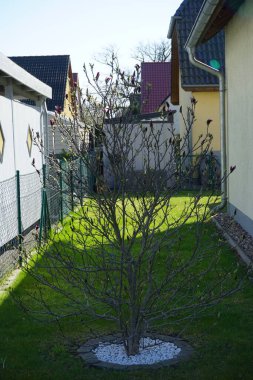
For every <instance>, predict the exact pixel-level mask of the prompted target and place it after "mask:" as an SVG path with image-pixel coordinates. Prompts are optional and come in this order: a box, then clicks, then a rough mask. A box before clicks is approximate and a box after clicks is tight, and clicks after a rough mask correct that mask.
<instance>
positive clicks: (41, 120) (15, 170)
mask: <svg viewBox="0 0 253 380" xmlns="http://www.w3.org/2000/svg"><path fill="white" fill-rule="evenodd" d="M51 97H52V89H51V88H50V87H49V86H48V85H46V84H45V83H42V82H41V81H40V80H38V79H37V78H35V77H33V76H32V75H31V74H29V73H28V72H27V71H25V70H24V69H23V68H21V67H20V66H18V65H17V64H15V63H14V62H13V61H11V60H10V59H8V58H7V57H5V56H4V55H3V54H2V53H0V277H1V276H2V275H3V274H4V273H6V272H7V271H8V270H10V268H11V264H12V263H13V261H15V259H16V257H14V256H15V255H17V251H12V252H11V253H10V254H9V252H8V255H5V254H4V252H5V248H6V244H7V243H9V242H11V241H12V240H13V239H15V238H16V237H17V236H18V235H20V234H21V233H22V232H23V231H25V230H27V229H29V228H30V227H31V226H32V225H34V224H35V223H36V222H37V221H38V220H39V219H40V209H41V178H42V177H41V175H40V174H41V168H42V164H43V163H44V157H43V156H42V154H41V152H40V150H39V149H38V148H37V147H36V146H35V145H34V144H33V137H34V135H35V136H36V135H37V136H38V137H39V139H42V141H43V143H44V142H45V140H44V131H45V130H46V129H47V109H46V100H47V99H50V98H51ZM27 99H28V100H29V101H32V102H33V103H34V106H31V105H28V104H26V103H23V100H27ZM18 221H19V222H18Z"/></svg>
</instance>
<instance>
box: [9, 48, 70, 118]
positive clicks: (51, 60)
mask: <svg viewBox="0 0 253 380" xmlns="http://www.w3.org/2000/svg"><path fill="white" fill-rule="evenodd" d="M9 58H10V59H11V60H12V61H13V62H15V63H16V64H18V65H19V66H21V67H22V68H23V69H25V70H26V71H28V72H29V73H30V74H32V75H33V76H35V77H36V78H38V79H39V80H41V81H42V82H44V83H46V84H47V85H49V86H50V87H52V99H47V109H48V110H49V111H54V110H55V106H60V107H62V109H63V107H64V99H65V91H66V83H67V78H68V70H69V65H70V56H69V55H45V56H25V57H9Z"/></svg>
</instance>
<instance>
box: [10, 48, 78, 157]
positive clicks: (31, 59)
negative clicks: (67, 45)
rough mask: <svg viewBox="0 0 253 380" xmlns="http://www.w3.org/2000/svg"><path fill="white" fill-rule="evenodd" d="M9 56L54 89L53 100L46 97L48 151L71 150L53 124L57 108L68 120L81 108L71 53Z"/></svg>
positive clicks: (76, 75) (59, 152) (59, 153)
mask: <svg viewBox="0 0 253 380" xmlns="http://www.w3.org/2000/svg"><path fill="white" fill-rule="evenodd" d="M10 59H11V60H12V61H13V62H15V63H16V64H18V65H19V66H21V67H22V68H23V69H25V70H26V71H28V72H29V73H30V74H32V75H33V76H35V77H36V78H38V79H39V80H41V81H42V82H44V83H46V84H47V85H49V86H50V87H51V88H52V99H47V102H46V104H47V110H48V149H49V154H50V153H55V154H56V155H61V154H62V153H63V152H64V151H68V150H69V149H68V148H69V147H68V143H67V142H66V141H63V136H62V133H61V132H60V131H59V129H58V128H57V127H56V126H53V123H52V120H53V119H54V115H55V111H56V110H57V112H60V113H61V115H62V116H63V117H65V118H66V119H67V120H68V119H69V118H70V119H72V118H73V116H75V115H76V114H78V112H79V110H80V89H79V88H77V86H78V83H79V82H78V74H77V73H75V75H73V73H72V67H71V61H70V56H69V55H48V56H24V57H10ZM50 120H51V122H50Z"/></svg>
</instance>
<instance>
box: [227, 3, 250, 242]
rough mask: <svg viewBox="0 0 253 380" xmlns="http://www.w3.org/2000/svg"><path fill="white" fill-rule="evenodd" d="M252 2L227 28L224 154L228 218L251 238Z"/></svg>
mask: <svg viewBox="0 0 253 380" xmlns="http://www.w3.org/2000/svg"><path fill="white" fill-rule="evenodd" d="M252 36H253V2H252V0H246V1H245V3H244V4H242V6H241V7H240V8H239V10H238V12H237V13H236V15H235V16H234V17H233V18H232V20H231V21H230V22H229V24H228V25H227V27H226V82H227V83H226V85H227V95H226V96H227V153H228V167H230V166H234V165H236V170H235V171H234V172H233V173H232V174H231V176H230V177H229V180H228V200H229V205H230V207H229V209H230V212H231V214H234V211H235V209H236V215H235V218H236V219H237V220H238V221H239V222H240V223H241V224H242V226H243V227H244V228H245V229H246V230H248V231H249V232H250V233H251V234H252V235H253V75H252V68H253V38H252Z"/></svg>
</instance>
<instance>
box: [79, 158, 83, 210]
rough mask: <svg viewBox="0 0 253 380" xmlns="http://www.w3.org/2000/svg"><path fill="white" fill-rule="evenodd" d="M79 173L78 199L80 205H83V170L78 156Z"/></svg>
mask: <svg viewBox="0 0 253 380" xmlns="http://www.w3.org/2000/svg"><path fill="white" fill-rule="evenodd" d="M79 165H80V166H79V174H80V200H81V206H83V170H82V159H81V158H80V164H79Z"/></svg>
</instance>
